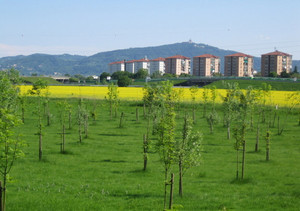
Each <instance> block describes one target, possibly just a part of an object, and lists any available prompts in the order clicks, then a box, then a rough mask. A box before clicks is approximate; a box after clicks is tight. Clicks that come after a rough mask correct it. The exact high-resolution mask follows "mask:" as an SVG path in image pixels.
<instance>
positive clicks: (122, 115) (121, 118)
mask: <svg viewBox="0 0 300 211" xmlns="http://www.w3.org/2000/svg"><path fill="white" fill-rule="evenodd" d="M123 121H124V112H122V113H121V116H120V123H119V128H122V127H123Z"/></svg>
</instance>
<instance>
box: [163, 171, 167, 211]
mask: <svg viewBox="0 0 300 211" xmlns="http://www.w3.org/2000/svg"><path fill="white" fill-rule="evenodd" d="M167 186H168V168H165V195H164V210H165V209H166V207H167Z"/></svg>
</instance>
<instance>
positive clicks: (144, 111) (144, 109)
mask: <svg viewBox="0 0 300 211" xmlns="http://www.w3.org/2000/svg"><path fill="white" fill-rule="evenodd" d="M143 114H144V119H146V105H145V103H144V106H143Z"/></svg>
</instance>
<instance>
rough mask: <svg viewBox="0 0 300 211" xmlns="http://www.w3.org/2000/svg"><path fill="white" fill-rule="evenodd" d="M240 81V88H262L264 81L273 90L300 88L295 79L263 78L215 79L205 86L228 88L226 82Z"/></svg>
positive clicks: (294, 89) (296, 89)
mask: <svg viewBox="0 0 300 211" xmlns="http://www.w3.org/2000/svg"><path fill="white" fill-rule="evenodd" d="M224 82H229V83H238V85H239V87H240V89H247V87H249V86H252V88H253V89H260V88H261V87H262V84H263V83H267V84H270V85H271V86H272V89H273V90H281V91H298V90H300V83H295V82H293V81H263V80H220V81H215V82H213V83H211V84H209V85H206V86H204V87H207V88H209V87H210V86H216V87H217V89H228V87H227V86H226V83H224Z"/></svg>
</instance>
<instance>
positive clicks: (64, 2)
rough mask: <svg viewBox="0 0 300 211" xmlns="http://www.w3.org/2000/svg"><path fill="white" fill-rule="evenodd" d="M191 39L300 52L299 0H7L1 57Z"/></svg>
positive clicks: (0, 8)
mask: <svg viewBox="0 0 300 211" xmlns="http://www.w3.org/2000/svg"><path fill="white" fill-rule="evenodd" d="M189 39H191V40H192V41H193V42H196V43H204V44H208V45H212V46H216V47H219V48H222V49H230V50H236V51H240V52H243V53H247V54H251V55H253V56H260V55H261V54H263V53H268V52H271V51H274V49H275V47H276V49H277V50H280V51H283V52H286V53H290V54H292V55H293V59H300V1H299V0H284V1H282V0H148V1H144V0H127V1H125V0H0V57H4V56H13V55H29V54H33V53H47V54H63V53H69V54H79V55H92V54H95V53H98V52H103V51H110V50H116V49H124V48H133V47H146V46H157V45H162V44H172V43H176V42H184V41H188V40H189Z"/></svg>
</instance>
